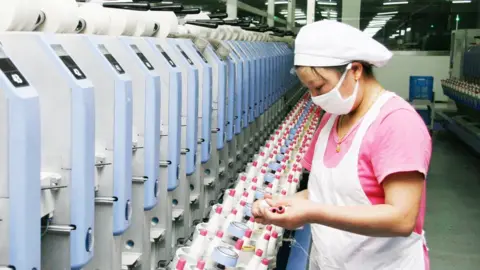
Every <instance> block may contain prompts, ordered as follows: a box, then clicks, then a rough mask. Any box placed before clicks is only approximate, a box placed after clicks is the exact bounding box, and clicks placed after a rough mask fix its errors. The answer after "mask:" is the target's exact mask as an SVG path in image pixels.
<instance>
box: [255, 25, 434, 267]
mask: <svg viewBox="0 0 480 270" xmlns="http://www.w3.org/2000/svg"><path fill="white" fill-rule="evenodd" d="M391 57H392V53H391V52H389V51H388V50H387V49H386V48H385V47H384V46H382V45H381V44H380V43H378V42H377V41H375V40H374V39H372V38H370V37H369V36H368V35H366V34H364V33H363V32H361V31H359V30H358V29H356V28H353V27H351V26H348V25H346V24H343V23H339V22H335V21H326V20H325V21H319V22H315V23H313V24H309V25H306V26H304V27H303V28H302V29H301V30H300V32H299V33H298V36H297V38H296V41H295V68H296V72H297V75H298V77H299V78H300V80H301V81H302V83H303V84H304V85H305V86H306V87H307V88H308V89H309V91H310V94H311V96H312V101H313V103H314V104H315V105H317V106H320V107H321V108H322V109H323V110H324V111H325V114H324V116H323V117H322V119H321V121H320V124H319V128H318V130H317V131H316V134H315V136H314V139H313V141H312V144H311V146H310V149H309V150H308V151H307V153H306V155H305V156H304V160H303V165H304V168H306V169H307V170H309V171H310V177H309V179H308V188H307V190H304V191H302V192H299V193H297V194H295V195H294V196H292V197H290V198H286V199H276V198H272V199H267V203H268V204H269V205H270V206H280V205H282V206H286V207H287V209H286V211H285V212H284V213H283V214H278V213H277V214H276V213H272V212H271V211H269V209H268V208H262V207H260V202H257V203H255V205H254V209H253V214H254V216H255V220H256V221H257V222H261V223H263V224H274V225H278V226H282V227H285V228H288V229H294V228H298V227H300V226H302V225H304V224H307V223H308V224H311V229H312V239H313V244H312V245H313V246H312V251H311V254H310V255H311V256H310V269H321V270H333V269H347V270H376V269H382V270H383V269H385V270H393V269H399V270H407V269H408V270H424V269H427V270H428V269H429V263H428V252H427V247H426V242H425V237H424V233H423V225H424V217H425V187H426V184H425V179H426V175H427V171H428V166H429V163H430V157H431V138H430V135H429V132H428V130H427V128H426V125H425V124H424V122H423V121H422V119H421V118H420V116H419V115H418V114H417V112H416V111H415V110H414V109H413V108H412V107H411V106H410V104H409V103H407V102H406V101H405V100H404V99H402V98H401V97H399V96H397V95H395V94H394V93H393V92H390V91H389V90H392V91H394V90H399V89H389V90H387V89H384V88H383V87H382V86H381V85H380V83H379V82H378V81H377V80H376V79H375V77H374V75H373V72H372V67H373V66H375V67H382V66H384V65H385V64H386V63H387V62H388V61H389V60H390V58H391ZM412 68H415V63H412ZM399 79H401V78H399Z"/></svg>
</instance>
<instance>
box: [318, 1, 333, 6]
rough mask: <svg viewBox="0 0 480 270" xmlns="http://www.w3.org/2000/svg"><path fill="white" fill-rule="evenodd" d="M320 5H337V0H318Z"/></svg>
mask: <svg viewBox="0 0 480 270" xmlns="http://www.w3.org/2000/svg"><path fill="white" fill-rule="evenodd" d="M317 4H318V5H323V6H336V5H337V2H332V1H317Z"/></svg>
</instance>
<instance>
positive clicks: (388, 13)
mask: <svg viewBox="0 0 480 270" xmlns="http://www.w3.org/2000/svg"><path fill="white" fill-rule="evenodd" d="M397 13H398V11H390V12H380V13H377V15H395V14H397Z"/></svg>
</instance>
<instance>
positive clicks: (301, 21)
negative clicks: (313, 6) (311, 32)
mask: <svg viewBox="0 0 480 270" xmlns="http://www.w3.org/2000/svg"><path fill="white" fill-rule="evenodd" d="M295 22H296V23H298V24H307V20H306V19H305V20H295Z"/></svg>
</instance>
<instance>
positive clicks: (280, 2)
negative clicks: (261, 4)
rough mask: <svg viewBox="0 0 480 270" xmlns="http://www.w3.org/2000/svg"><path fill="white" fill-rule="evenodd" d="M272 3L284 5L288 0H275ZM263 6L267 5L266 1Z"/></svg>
mask: <svg viewBox="0 0 480 270" xmlns="http://www.w3.org/2000/svg"><path fill="white" fill-rule="evenodd" d="M273 4H274V5H285V4H288V1H285V0H280V1H275V2H274V3H273ZM265 6H268V1H267V2H265Z"/></svg>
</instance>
